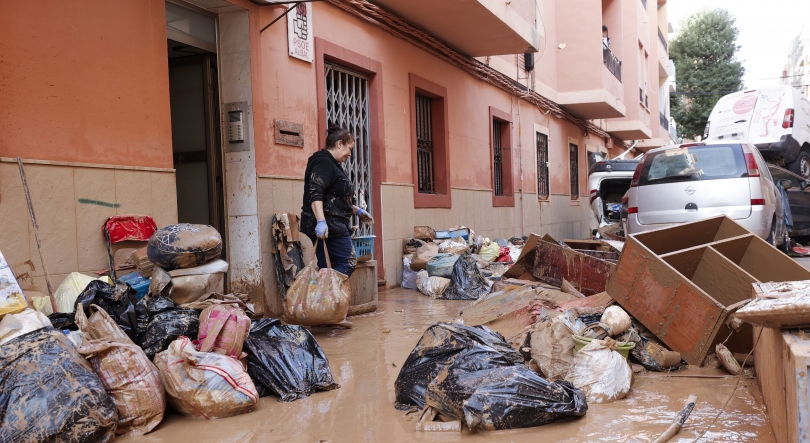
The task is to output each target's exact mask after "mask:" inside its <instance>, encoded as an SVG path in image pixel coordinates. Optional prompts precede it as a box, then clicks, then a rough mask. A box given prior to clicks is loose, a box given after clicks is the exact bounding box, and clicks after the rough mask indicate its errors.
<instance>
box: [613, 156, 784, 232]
mask: <svg viewBox="0 0 810 443" xmlns="http://www.w3.org/2000/svg"><path fill="white" fill-rule="evenodd" d="M627 204H628V210H627V212H628V214H627V224H626V228H627V234H628V235H629V234H636V233H639V232H643V231H649V230H651V229H657V228H661V227H665V226H669V225H673V224H678V223H686V222H692V221H695V220H701V219H704V218H708V217H712V216H715V215H721V214H722V215H726V216H728V217H729V218H731V219H733V220H734V221H736V222H737V223H739V224H741V225H743V226H744V227H745V228H746V229H748V230H749V231H751V232H753V233H754V234H756V235H758V236H759V237H761V238H764V239H767V240H768V241H769V242H770V243H771V244H773V245H774V246H778V245H782V244H783V243H784V238H785V226H784V218H783V216H782V214H783V212H782V199H781V194H780V191H779V189H778V188H777V186H776V184H774V182H773V178H772V177H771V173H770V171H769V170H768V165H767V164H766V163H765V160H764V159H763V158H762V156H761V155H760V154H759V151H757V149H756V147H754V146H753V145H751V144H748V143H745V142H740V141H733V142H731V141H725V142H724V141H720V140H718V141H709V142H705V143H688V144H682V145H673V146H665V147H663V148H658V149H653V150H651V151H649V152H648V153H647V155H646V156H645V158H644V161H643V162H641V163H640V164H639V165H638V167H637V168H636V172H635V173H634V175H633V181H632V183H631V184H630V191H628V202H627Z"/></svg>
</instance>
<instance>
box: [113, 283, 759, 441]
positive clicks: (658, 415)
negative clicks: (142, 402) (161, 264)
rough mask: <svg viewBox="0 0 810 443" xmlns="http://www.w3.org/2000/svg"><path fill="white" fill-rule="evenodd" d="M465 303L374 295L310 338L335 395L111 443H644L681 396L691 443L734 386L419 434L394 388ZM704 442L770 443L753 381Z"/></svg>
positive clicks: (705, 381) (171, 422)
mask: <svg viewBox="0 0 810 443" xmlns="http://www.w3.org/2000/svg"><path fill="white" fill-rule="evenodd" d="M470 303H471V302H466V301H464V302H462V301H446V300H432V299H429V298H427V297H424V296H422V295H421V294H419V293H418V292H416V291H412V290H403V289H393V290H388V291H385V292H381V293H380V307H379V310H378V311H377V312H375V313H371V314H366V315H362V316H358V317H353V318H352V319H351V320H352V322H353V323H354V328H353V329H350V330H344V329H324V328H315V329H314V330H313V332H314V334H315V337H316V338H317V340H318V343H319V344H320V345H321V347H322V348H323V349H324V351H325V352H326V355H327V357H328V358H329V362H330V366H331V368H332V372H333V374H334V377H335V379H336V381H337V382H338V383H340V385H341V388H340V389H337V390H333V391H326V392H317V393H315V394H313V395H312V396H311V397H309V398H306V399H302V400H297V401H294V402H291V403H282V402H279V401H278V397H276V396H270V397H264V398H262V399H260V400H259V403H258V405H257V406H256V408H255V409H254V410H253V411H252V412H250V413H248V414H244V415H240V416H236V417H232V418H228V419H222V420H213V421H195V420H191V419H188V418H185V417H182V416H180V415H178V414H176V413H174V412H169V411H167V417H166V418H165V419H164V420H163V422H162V423H161V424H160V425H159V426H158V427H157V428H156V429H155V430H154V431H153V432H151V433H149V434H147V435H145V436H142V437H123V438H119V439H117V440H116V441H118V442H149V443H152V442H154V443H158V442H167V443H168V442H176V441H181V440H182V441H193V442H195V443H202V442H240V443H241V442H244V443H247V442H313V443H315V442H333V443H338V442H411V441H424V442H450V441H463V442H515V443H518V442H535V441H538V437H539V438H542V440H543V441H555V442H571V443H573V442H585V441H600V442H649V441H651V440H652V439H654V438H656V437H657V436H658V435H660V433H662V432H663V431H664V430H665V429H666V428H667V427H668V426H669V424H670V423H671V421H672V419H673V417H674V416H675V414H676V413H677V412H678V411H680V409H681V407H682V406H683V402H684V400H685V399H686V397H687V396H688V395H689V393H693V392H694V393H696V394H698V396H699V401H698V403H697V405H696V407H695V410H694V412H693V413H692V415H691V416H690V418H689V420H688V421H687V423H686V426H685V427H684V428H683V429H682V431H681V433H680V434H678V436H677V437H676V438H675V439H673V440H672V441H677V442H688V441H692V440H693V439H694V438H695V437H696V436H697V435H699V433H700V432H702V431H703V430H705V429H706V427H708V426H709V424H710V423H711V422H712V420H713V419H714V417H715V416H716V415H717V412H718V410H719V409H720V408H721V407H722V406H723V404H724V403H725V402H726V400H727V399H728V398H729V395H730V394H731V393H732V391H734V387H735V384H736V382H737V379H736V378H735V377H732V376H729V375H727V373H726V372H724V371H723V370H722V369H710V368H694V367H688V368H687V369H686V370H681V371H678V372H674V373H672V374H669V375H665V374H661V373H649V372H648V373H646V374H642V375H638V376H636V379H635V381H634V383H633V388H632V390H631V391H630V394H629V395H628V396H627V397H626V398H625V399H624V400H620V401H616V402H614V403H610V404H604V405H601V404H589V405H588V406H589V410H588V413H587V415H586V416H585V417H583V418H581V419H576V420H563V421H559V422H556V423H552V424H549V425H545V426H541V427H536V428H529V429H518V430H510V431H496V432H479V433H470V432H469V431H467V430H465V431H464V432H463V433H461V434H454V433H417V432H416V431H415V430H414V429H415V424H416V417H415V416H416V414H411V415H409V416H406V413H405V412H401V411H398V410H396V409H395V408H394V380H395V379H396V377H397V374H398V373H399V369H400V366H401V365H402V363H403V362H404V361H405V359H406V358H407V356H408V353H409V352H410V351H411V350H412V349H413V347H414V345H415V344H416V343H417V341H418V340H419V338H420V337H421V335H422V333H423V332H424V330H425V329H426V328H427V327H429V326H431V325H432V324H434V323H436V322H441V321H452V320H453V318H455V317H456V316H457V314H458V311H459V310H460V309H462V308H463V307H465V306H467V305H469V304H470ZM701 441H704V442H710V441H714V442H743V441H757V442H771V441H775V440H774V438H773V434H772V431H771V424H770V422H769V420H768V418H767V416H766V413H765V408H764V406H763V403H762V399H761V395H760V393H759V388H758V387H757V384H756V380H755V379H753V378H751V379H743V380H742V381H741V382H740V384H739V387H738V388H737V391H736V393H735V394H734V396H733V399H732V400H731V401H730V402H729V404H728V406H727V407H726V409H725V412H724V413H723V414H722V415H721V416H720V418H719V419H718V420H717V422H716V423H715V424H714V426H713V427H712V428H711V430H710V431H709V432H707V433H706V436H705V437H704V438H703V439H702V440H701Z"/></svg>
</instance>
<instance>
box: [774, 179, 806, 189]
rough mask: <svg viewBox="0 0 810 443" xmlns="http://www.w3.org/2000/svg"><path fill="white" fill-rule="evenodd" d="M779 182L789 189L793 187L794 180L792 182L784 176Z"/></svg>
mask: <svg viewBox="0 0 810 443" xmlns="http://www.w3.org/2000/svg"><path fill="white" fill-rule="evenodd" d="M805 183H806V181H805ZM779 184H780V185H782V187H783V188H785V190H788V189H790V188H792V187H793V182H791V181H790V180H788V179H786V178H783V179H781V180H779Z"/></svg>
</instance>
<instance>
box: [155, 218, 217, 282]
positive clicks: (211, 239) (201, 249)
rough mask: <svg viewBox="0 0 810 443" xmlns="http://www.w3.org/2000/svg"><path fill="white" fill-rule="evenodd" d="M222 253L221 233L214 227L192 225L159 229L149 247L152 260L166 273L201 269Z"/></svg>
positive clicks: (186, 224)
mask: <svg viewBox="0 0 810 443" xmlns="http://www.w3.org/2000/svg"><path fill="white" fill-rule="evenodd" d="M221 254H222V236H221V235H219V232H218V231H217V230H216V229H214V227H213V226H208V225H192V224H190V223H180V224H177V225H169V226H166V227H163V228H160V229H158V230H157V231H156V232H155V233H154V235H152V237H150V238H149V244H148V245H147V246H146V255H147V256H148V257H149V260H151V261H152V262H153V263H155V264H156V265H158V266H160V267H161V268H163V269H165V270H167V271H170V270H172V269H178V268H192V267H194V266H200V265H202V264H205V263H208V262H209V261H211V260H214V259H217V258H219V256H220V255H221Z"/></svg>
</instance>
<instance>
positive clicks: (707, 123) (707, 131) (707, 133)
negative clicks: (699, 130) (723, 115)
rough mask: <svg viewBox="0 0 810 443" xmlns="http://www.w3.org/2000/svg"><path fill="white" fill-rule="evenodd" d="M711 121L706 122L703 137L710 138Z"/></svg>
mask: <svg viewBox="0 0 810 443" xmlns="http://www.w3.org/2000/svg"><path fill="white" fill-rule="evenodd" d="M710 124H711V122H706V129H704V130H703V138H709V125H710Z"/></svg>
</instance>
